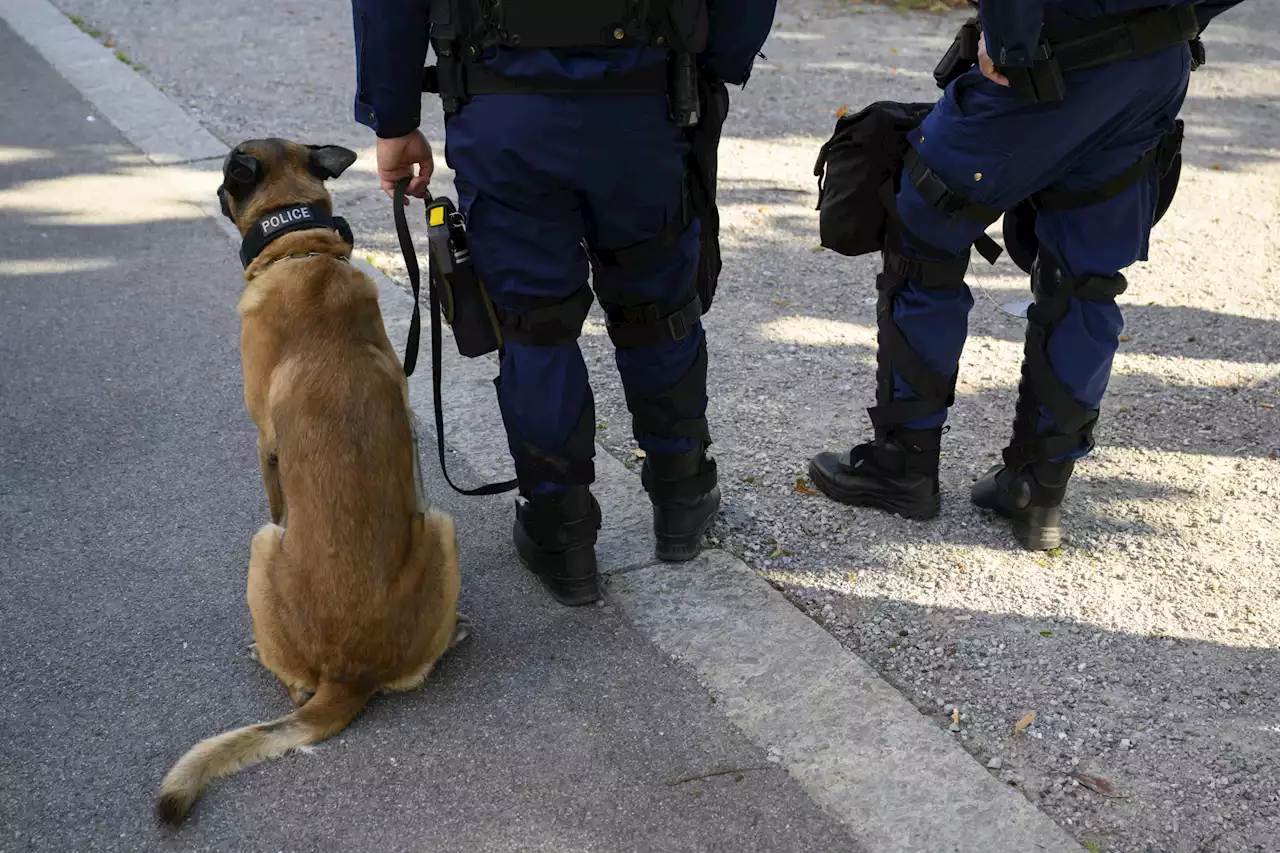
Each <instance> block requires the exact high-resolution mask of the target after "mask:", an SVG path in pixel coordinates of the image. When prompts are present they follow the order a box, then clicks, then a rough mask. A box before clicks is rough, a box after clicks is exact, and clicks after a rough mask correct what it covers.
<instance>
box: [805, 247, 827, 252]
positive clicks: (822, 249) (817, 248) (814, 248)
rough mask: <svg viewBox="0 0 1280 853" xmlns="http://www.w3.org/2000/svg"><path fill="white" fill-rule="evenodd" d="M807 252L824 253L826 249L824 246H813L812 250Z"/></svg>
mask: <svg viewBox="0 0 1280 853" xmlns="http://www.w3.org/2000/svg"><path fill="white" fill-rule="evenodd" d="M809 251H810V252H825V251H826V247H824V246H814V247H813V248H812V249H810V250H809Z"/></svg>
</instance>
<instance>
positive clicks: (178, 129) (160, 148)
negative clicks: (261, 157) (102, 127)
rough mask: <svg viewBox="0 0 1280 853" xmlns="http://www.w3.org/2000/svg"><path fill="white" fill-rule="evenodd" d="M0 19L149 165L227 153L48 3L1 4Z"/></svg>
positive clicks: (8, 0)
mask: <svg viewBox="0 0 1280 853" xmlns="http://www.w3.org/2000/svg"><path fill="white" fill-rule="evenodd" d="M0 18H3V19H4V20H5V22H6V23H8V24H9V26H10V27H12V28H13V30H14V32H16V33H17V34H18V35H19V36H21V37H22V39H23V40H25V41H26V42H27V43H28V44H30V45H31V46H32V47H34V48H35V49H36V50H37V51H38V52H39V53H40V55H41V56H43V57H44V58H45V60H46V61H47V62H48V63H49V64H50V65H52V66H53V67H54V68H55V69H56V70H57V71H58V73H59V74H61V75H62V76H63V77H64V78H65V79H66V80H67V82H69V83H70V84H71V85H72V86H74V87H76V88H77V89H79V90H80V93H81V94H82V95H84V97H85V98H86V99H87V100H88V101H89V102H90V103H91V104H93V105H94V106H95V107H96V108H97V109H98V111H99V112H101V113H102V114H103V115H104V116H106V118H107V120H108V121H110V122H111V123H112V124H113V125H115V127H116V128H117V129H118V130H119V131H120V132H121V133H123V134H124V135H125V137H126V138H127V139H128V140H129V141H130V142H132V143H133V144H134V145H136V146H137V147H138V148H139V149H141V151H142V153H143V154H145V155H146V157H147V159H148V160H150V161H151V162H153V163H156V164H157V165H165V164H170V163H182V162H186V161H189V160H202V159H205V158H209V157H221V156H223V155H224V154H226V153H227V147H228V146H226V145H224V144H223V143H222V142H220V141H219V140H218V139H216V138H215V137H214V136H213V134H211V133H209V131H207V130H205V129H204V127H203V126H201V125H200V123H199V122H197V121H196V120H195V119H194V118H192V117H191V116H189V115H188V114H187V113H185V112H184V111H183V110H182V109H181V108H179V107H178V106H177V105H175V104H174V103H173V102H172V101H170V100H169V99H168V98H167V97H165V95H164V93H163V92H161V91H159V90H158V89H156V88H155V87H154V86H152V85H151V83H150V82H148V81H147V80H145V79H144V78H143V77H142V76H141V75H139V74H138V73H136V72H135V71H134V70H133V69H132V68H130V67H129V66H127V65H125V64H124V63H123V62H121V61H120V60H118V59H116V57H115V54H114V53H112V52H111V51H110V50H108V49H107V48H105V47H103V46H102V45H101V44H99V43H98V42H97V41H95V40H94V39H93V38H92V37H90V36H89V35H88V34H86V33H83V32H81V31H80V29H79V28H78V27H77V26H76V25H75V24H73V23H71V22H70V21H69V20H67V18H66V16H64V15H63V14H62V13H61V12H59V11H58V10H57V9H56V8H54V7H53V5H52V4H50V3H49V2H48V0H0ZM12 118H13V117H10V119H12ZM37 120H38V118H37Z"/></svg>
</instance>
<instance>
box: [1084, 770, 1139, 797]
mask: <svg viewBox="0 0 1280 853" xmlns="http://www.w3.org/2000/svg"><path fill="white" fill-rule="evenodd" d="M1071 778H1072V779H1075V780H1076V781H1077V782H1079V783H1080V784H1081V785H1084V786H1085V787H1086V788H1088V789H1089V790H1090V791H1093V792H1094V793H1095V794H1101V795H1102V796H1104V797H1110V798H1111V799H1113V800H1127V799H1129V795H1128V794H1122V793H1120V792H1119V791H1117V790H1116V788H1115V786H1114V785H1112V784H1111V783H1110V782H1108V781H1107V780H1106V779H1103V778H1102V777H1101V776H1090V775H1089V774H1087V773H1072V774H1071Z"/></svg>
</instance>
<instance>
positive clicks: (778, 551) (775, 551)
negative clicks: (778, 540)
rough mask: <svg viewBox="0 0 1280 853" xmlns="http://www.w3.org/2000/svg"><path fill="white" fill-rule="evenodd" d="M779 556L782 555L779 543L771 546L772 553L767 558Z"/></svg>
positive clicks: (773, 558) (771, 558)
mask: <svg viewBox="0 0 1280 853" xmlns="http://www.w3.org/2000/svg"><path fill="white" fill-rule="evenodd" d="M781 556H782V546H781V545H775V546H773V553H772V554H770V555H769V559H770V560H776V559H777V558H779V557H781Z"/></svg>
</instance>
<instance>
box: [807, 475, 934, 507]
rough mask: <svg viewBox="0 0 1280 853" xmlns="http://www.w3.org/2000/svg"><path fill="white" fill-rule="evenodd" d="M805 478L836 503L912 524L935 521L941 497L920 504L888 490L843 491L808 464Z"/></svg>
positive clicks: (843, 489)
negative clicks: (905, 519)
mask: <svg viewBox="0 0 1280 853" xmlns="http://www.w3.org/2000/svg"><path fill="white" fill-rule="evenodd" d="M809 479H811V480H813V484H814V485H815V486H817V487H818V491H820V492H822V493H823V494H824V495H826V496H827V497H829V498H831V499H832V500H833V501H836V502H837V503H842V504H845V505H846V506H858V507H867V508H869V509H878V510H881V511H883V512H888V513H893V514H894V515H900V516H902V517H903V518H907V519H911V520H912V521H928V520H929V519H932V518H937V517H938V512H939V511H941V509H942V495H932V496H931V497H930V498H929V499H928V500H927V501H920V500H904V499H903V498H902V497H901V496H900V495H898V494H896V493H894V492H889V491H883V492H875V491H868V490H866V489H857V490H853V489H846V488H844V487H842V486H841V485H840V484H839V483H836V482H833V481H831V480H829V479H828V478H827V476H826V473H825V472H824V471H823V470H822V469H821V468H819V467H818V466H817V465H814V464H813V463H810V464H809Z"/></svg>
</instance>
